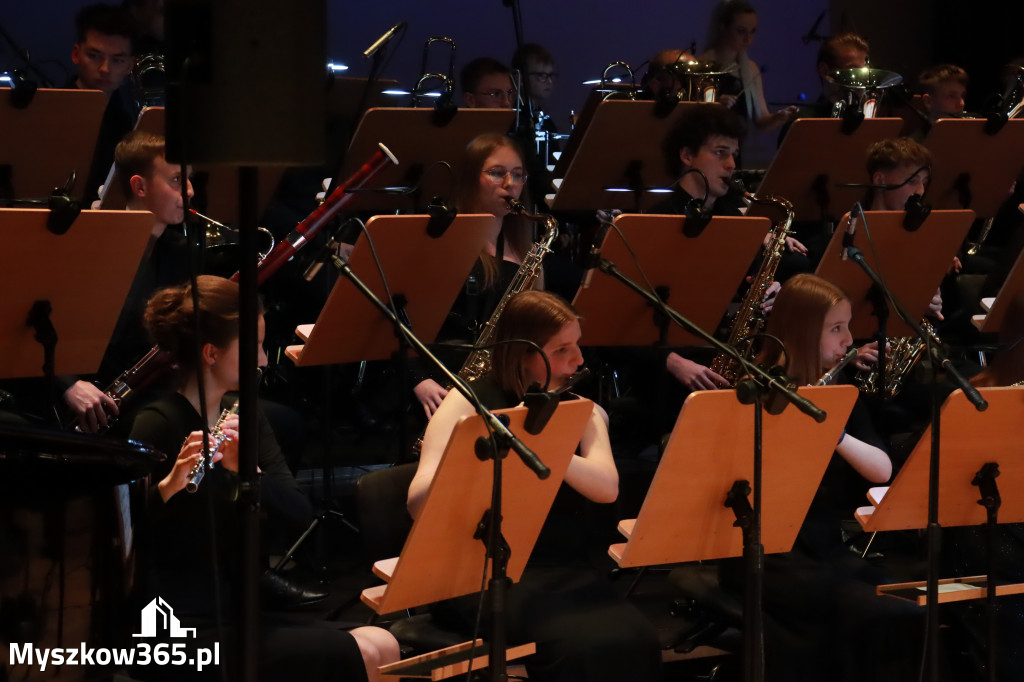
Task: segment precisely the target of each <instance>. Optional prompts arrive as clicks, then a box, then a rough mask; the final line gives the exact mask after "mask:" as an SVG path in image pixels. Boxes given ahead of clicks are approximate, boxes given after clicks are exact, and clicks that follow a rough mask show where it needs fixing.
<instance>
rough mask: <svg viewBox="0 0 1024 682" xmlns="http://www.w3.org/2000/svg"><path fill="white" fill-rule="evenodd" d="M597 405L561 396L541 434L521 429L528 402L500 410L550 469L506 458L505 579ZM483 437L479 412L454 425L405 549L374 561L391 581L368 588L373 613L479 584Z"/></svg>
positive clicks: (521, 557) (485, 491)
mask: <svg viewBox="0 0 1024 682" xmlns="http://www.w3.org/2000/svg"><path fill="white" fill-rule="evenodd" d="M593 407H594V404H593V403H592V402H591V401H589V400H585V399H582V398H581V399H579V400H569V401H563V402H561V403H560V404H559V405H558V408H557V409H556V410H555V412H554V415H553V416H552V418H551V421H550V422H548V425H547V426H546V427H545V428H544V430H543V431H542V432H541V433H540V434H539V435H536V436H533V435H530V434H529V433H527V432H526V430H525V429H524V427H523V420H524V419H526V414H527V408H525V407H514V408H511V409H508V410H497V411H495V414H507V415H508V416H509V418H510V419H511V422H510V423H509V430H511V431H512V432H513V433H515V434H517V435H519V436H520V437H521V438H522V439H523V442H524V443H525V444H526V447H528V448H530V449H531V450H533V451H534V452H536V453H537V454H538V456H540V458H541V459H542V460H543V461H544V464H545V465H547V466H548V468H550V469H551V476H549V477H548V478H546V479H544V480H541V479H539V478H537V475H536V474H535V473H534V472H533V471H531V470H530V469H528V468H527V467H526V466H525V465H524V464H523V463H522V461H521V460H520V459H519V458H518V457H511V456H510V457H507V458H506V459H505V461H504V471H503V474H502V499H503V500H504V502H503V508H502V510H501V514H502V522H501V528H502V534H503V535H504V537H505V539H506V540H507V541H508V544H509V546H510V547H511V548H512V551H511V554H510V556H509V563H508V577H509V578H510V579H511V580H512V581H513V582H514V581H517V580H519V578H520V577H521V576H522V574H523V569H524V568H525V567H526V561H527V559H529V558H530V553H531V552H532V551H533V546H534V543H536V541H537V535H538V534H539V533H540V529H541V526H543V525H544V520H545V519H546V518H547V515H548V510H549V509H550V508H551V503H552V502H553V501H554V499H555V495H556V494H557V493H558V488H559V486H560V485H561V484H562V479H563V478H564V477H565V470H566V469H567V468H568V467H569V462H570V460H571V459H572V456H573V452H574V451H575V450H576V446H577V445H578V444H579V442H580V437H581V436H582V434H583V428H584V427H585V426H586V423H587V420H588V419H590V414H591V411H592V410H593ZM486 435H487V430H486V427H485V426H484V423H483V420H482V419H481V418H480V417H479V416H477V415H472V416H469V417H464V418H462V419H461V420H459V422H458V423H457V424H456V426H455V430H454V431H452V436H451V439H450V440H449V441H448V446H447V447H446V448H445V451H444V454H443V455H442V456H441V462H440V464H438V467H437V473H436V475H435V476H434V480H433V481H431V483H430V488H429V490H428V491H427V496H426V499H425V501H424V503H423V508H422V510H421V511H420V515H419V517H418V518H417V519H416V521H415V522H414V523H413V526H412V530H411V531H410V532H409V537H408V538H407V539H406V541H405V546H404V547H403V548H402V553H401V554H400V555H399V556H398V557H397V558H394V559H384V560H382V561H378V562H376V563H375V564H374V565H373V572H374V574H376V575H377V576H378V577H379V578H381V579H383V580H385V581H387V584H386V585H380V586H377V587H370V588H367V589H365V590H363V593H362V600H363V602H364V603H365V604H366V605H367V606H369V607H370V608H371V609H373V610H374V611H375V612H376V613H378V614H384V613H394V612H396V611H402V610H404V609H411V608H413V607H415V606H422V605H423V604H432V603H434V602H438V601H441V600H443V599H452V598H454V597H461V596H462V595H466V594H471V593H473V592H478V591H479V590H480V580H481V570H482V568H483V566H484V553H485V548H484V541H482V540H477V539H474V538H473V536H474V534H475V533H476V531H477V526H478V524H479V523H480V520H481V518H482V517H483V515H484V512H485V511H487V510H488V509H489V508H490V504H491V482H492V478H491V472H492V469H493V466H494V465H493V463H492V462H491V461H490V460H487V461H482V460H480V459H479V458H477V456H476V454H475V452H474V444H475V443H476V440H477V438H479V437H480V436H486Z"/></svg>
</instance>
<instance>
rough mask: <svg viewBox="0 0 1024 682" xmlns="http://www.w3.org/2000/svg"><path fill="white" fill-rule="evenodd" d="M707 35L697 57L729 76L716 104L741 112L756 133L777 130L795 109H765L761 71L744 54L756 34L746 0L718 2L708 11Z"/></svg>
mask: <svg viewBox="0 0 1024 682" xmlns="http://www.w3.org/2000/svg"><path fill="white" fill-rule="evenodd" d="M708 33H709V36H708V49H707V51H706V52H704V54H702V55H701V56H700V58H701V59H706V60H711V61H714V62H718V63H719V64H721V65H722V66H723V67H724V68H725V69H727V70H728V73H729V76H730V78H729V79H728V81H729V82H723V83H722V88H721V91H720V92H719V96H718V102H719V103H720V104H722V105H724V106H726V107H729V108H735V110H736V111H738V112H741V113H742V114H743V115H744V116H745V117H746V118H747V119H748V120H750V121H753V123H754V125H755V127H756V128H757V129H758V130H771V129H772V128H777V127H778V126H780V125H782V124H783V123H785V122H786V121H788V120H790V119H791V118H792V117H793V116H794V115H795V114H796V112H797V107H796V106H788V107H786V108H785V109H779V110H778V111H769V110H768V104H767V103H766V102H765V99H764V82H763V81H762V79H761V70H760V69H759V68H758V66H757V63H756V62H754V60H752V59H751V58H750V57H749V55H748V54H747V52H748V51H749V50H750V47H751V45H753V44H754V34H756V33H757V11H756V10H755V9H754V6H753V5H751V4H750V3H749V2H746V0H720V1H719V2H718V4H716V5H715V7H714V9H713V10H712V14H711V25H710V29H709V31H708ZM737 105H738V106H737Z"/></svg>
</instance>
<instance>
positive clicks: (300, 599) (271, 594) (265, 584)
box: [260, 571, 330, 610]
mask: <svg viewBox="0 0 1024 682" xmlns="http://www.w3.org/2000/svg"><path fill="white" fill-rule="evenodd" d="M329 594H330V593H329V592H326V591H324V590H321V589H317V588H310V587H305V586H303V585H299V584H298V583H295V582H292V581H291V580H289V579H288V578H285V577H284V576H283V575H281V574H280V573H275V572H273V571H264V572H263V575H261V576H260V595H261V596H262V597H263V602H264V604H266V606H267V608H270V609H274V610H287V609H292V608H296V607H298V606H307V605H309V604H316V603H317V602H321V601H323V600H324V599H327V596H328V595H329Z"/></svg>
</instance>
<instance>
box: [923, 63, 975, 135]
mask: <svg viewBox="0 0 1024 682" xmlns="http://www.w3.org/2000/svg"><path fill="white" fill-rule="evenodd" d="M917 83H918V87H919V88H920V89H921V106H923V107H924V110H925V111H926V112H927V113H928V122H929V124H934V123H935V122H936V121H937V120H939V119H940V118H960V117H961V116H963V115H964V98H965V97H966V96H967V83H968V78H967V72H966V71H964V70H963V69H962V68H960V67H959V66H957V65H955V64H939V65H938V66H933V67H930V68H928V69H925V70H924V71H922V72H921V75H920V76H918V77H917Z"/></svg>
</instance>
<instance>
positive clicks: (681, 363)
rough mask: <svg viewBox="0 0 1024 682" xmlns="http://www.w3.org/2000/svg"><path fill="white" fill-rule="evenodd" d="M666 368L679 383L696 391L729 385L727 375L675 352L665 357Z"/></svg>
mask: <svg viewBox="0 0 1024 682" xmlns="http://www.w3.org/2000/svg"><path fill="white" fill-rule="evenodd" d="M665 369H667V370H668V371H669V374H671V375H672V376H674V377H675V378H676V380H678V381H679V383H681V384H682V385H683V386H685V387H686V388H689V389H691V390H694V391H702V390H705V391H712V390H714V389H716V388H724V387H726V386H728V385H729V382H728V381H726V380H725V377H723V376H722V375H720V374H718V373H717V372H712V371H711V368H710V367H705V366H704V365H701V364H699V363H696V362H694V361H693V360H687V359H686V358H684V357H683V356H681V355H679V354H678V353H675V352H672V353H669V354H668V356H667V357H666V358H665Z"/></svg>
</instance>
